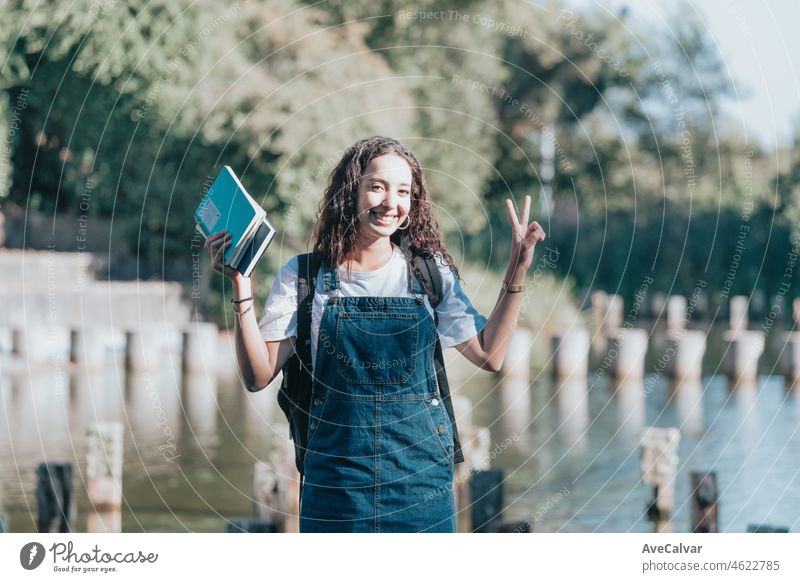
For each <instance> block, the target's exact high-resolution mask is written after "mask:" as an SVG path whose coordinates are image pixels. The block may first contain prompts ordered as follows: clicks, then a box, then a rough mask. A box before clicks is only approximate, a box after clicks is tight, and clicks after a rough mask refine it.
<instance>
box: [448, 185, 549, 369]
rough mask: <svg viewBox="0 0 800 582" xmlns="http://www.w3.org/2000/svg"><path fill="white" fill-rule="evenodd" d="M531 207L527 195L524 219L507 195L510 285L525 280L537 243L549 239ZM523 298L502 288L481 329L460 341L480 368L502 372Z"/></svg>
mask: <svg viewBox="0 0 800 582" xmlns="http://www.w3.org/2000/svg"><path fill="white" fill-rule="evenodd" d="M530 207H531V197H530V196H525V205H524V206H523V210H522V220H519V219H518V218H517V213H516V212H515V211H514V206H513V205H512V203H511V200H508V199H506V208H507V210H508V218H509V221H510V222H511V256H510V258H509V264H508V269H507V270H506V276H505V278H504V279H503V280H504V281H506V282H507V283H508V284H509V285H522V284H524V283H525V275H526V274H527V272H528V269H529V268H530V266H531V264H532V263H533V253H534V250H535V249H536V243H537V242H539V241H541V240H544V239H545V233H544V229H542V227H541V225H540V224H539V223H538V222H536V221H535V220H534V221H533V222H531V223H530V224H528V213H529V212H530ZM522 298H523V294H522V293H519V292H517V293H513V292H510V291H505V290H503V289H501V290H500V295H499V296H498V298H497V303H496V304H495V307H494V310H492V314H491V315H490V316H489V319H488V321H487V322H486V325H485V326H484V328H483V329H482V330H481V332H480V333H479V334H478V335H476V336H473V337H471V338H470V339H468V340H467V341H465V342H462V343H460V344H458V345H456V346H455V348H456V349H457V350H458V351H459V352H460V353H461V354H463V355H464V357H465V358H467V359H468V360H469V361H470V362H472V363H473V364H475V365H476V366H478V367H479V368H481V369H483V370H490V371H492V372H499V371H500V368H501V367H502V365H503V360H505V358H506V352H507V351H508V345H509V343H511V336H512V335H513V333H514V329H515V327H516V323H517V319H518V318H519V308H520V306H521V305H522Z"/></svg>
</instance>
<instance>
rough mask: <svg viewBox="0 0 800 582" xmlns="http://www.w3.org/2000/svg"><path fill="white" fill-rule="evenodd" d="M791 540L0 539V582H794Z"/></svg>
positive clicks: (797, 566)
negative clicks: (192, 581)
mask: <svg viewBox="0 0 800 582" xmlns="http://www.w3.org/2000/svg"><path fill="white" fill-rule="evenodd" d="M798 548H800V534H705V535H700V534H694V535H692V534H599V533H598V534H569V533H565V534H526V535H503V534H472V535H470V534H460V535H459V534H427V535H412V534H382V535H365V534H361V535H358V534H351V535H347V534H303V535H292V534H250V535H246V534H153V533H145V534H60V535H59V534H42V535H39V534H3V535H0V576H1V577H0V579H2V580H14V581H16V580H65V579H78V578H84V577H91V578H93V579H102V580H114V581H123V580H131V581H133V580H136V581H141V580H159V581H167V580H175V581H178V580H185V579H186V576H187V575H190V576H191V575H196V576H201V577H202V580H203V581H206V580H214V581H216V580H219V581H222V582H233V581H234V580H238V579H242V580H244V579H248V580H249V579H251V578H253V577H254V576H255V577H256V578H255V579H258V580H268V581H269V580H280V581H283V580H286V581H291V582H297V581H298V580H321V581H322V580H324V582H335V581H339V580H341V581H343V582H344V581H347V582H353V581H358V580H365V581H367V580H368V581H370V582H373V581H376V580H379V581H381V582H384V581H392V580H397V581H401V580H402V581H403V582H408V581H409V575H412V576H413V575H417V576H419V578H418V579H419V580H458V579H460V576H465V577H466V578H465V579H466V580H470V581H473V580H486V581H487V582H500V581H501V580H512V579H517V578H518V577H520V576H521V577H522V578H521V579H525V580H577V579H578V578H577V577H578V576H582V577H586V578H585V579H587V580H598V579H600V580H606V579H608V580H614V581H615V582H622V581H625V580H677V579H681V580H720V581H722V580H769V581H773V580H774V581H776V582H777V581H779V580H787V581H788V580H792V581H796V580H800V558H799V557H798Z"/></svg>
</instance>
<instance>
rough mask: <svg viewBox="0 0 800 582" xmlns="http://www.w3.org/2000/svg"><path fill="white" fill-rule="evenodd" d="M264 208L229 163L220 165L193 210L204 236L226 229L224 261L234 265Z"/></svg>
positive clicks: (262, 214)
mask: <svg viewBox="0 0 800 582" xmlns="http://www.w3.org/2000/svg"><path fill="white" fill-rule="evenodd" d="M264 215H265V214H264V211H263V210H262V209H261V207H260V206H259V205H258V204H257V203H256V202H255V200H253V198H252V197H251V196H250V195H249V194H248V193H247V190H245V188H244V186H242V183H241V182H240V181H239V179H238V178H237V177H236V174H234V173H233V170H231V168H230V167H229V166H223V168H222V170H220V173H219V175H217V178H216V180H214V183H213V184H212V185H211V188H209V190H208V192H207V193H206V195H205V196H204V197H203V200H202V201H201V202H200V205H199V206H198V207H197V209H196V210H195V211H194V219H195V222H196V223H197V229H198V230H199V231H200V232H201V233H202V234H203V236H205V237H208V236H210V235H212V234H214V233H217V232H220V231H222V230H226V231H228V232H229V233H230V234H231V245H230V246H229V247H228V250H227V251H225V261H224V262H225V264H226V265H230V266H232V267H235V266H236V263H237V262H238V259H239V257H240V256H241V253H242V250H243V248H244V247H245V246H247V244H248V243H249V242H250V238H251V237H252V234H253V231H254V230H256V229H257V228H258V226H259V225H260V224H261V222H262V221H263V219H264Z"/></svg>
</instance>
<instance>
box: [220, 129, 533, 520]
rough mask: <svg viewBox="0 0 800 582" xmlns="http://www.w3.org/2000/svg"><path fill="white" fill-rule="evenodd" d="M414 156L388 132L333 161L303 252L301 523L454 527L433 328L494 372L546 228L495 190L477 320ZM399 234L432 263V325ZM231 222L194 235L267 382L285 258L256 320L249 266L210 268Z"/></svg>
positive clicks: (292, 307) (286, 282)
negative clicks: (309, 301) (491, 295)
mask: <svg viewBox="0 0 800 582" xmlns="http://www.w3.org/2000/svg"><path fill="white" fill-rule="evenodd" d="M431 206H432V201H431V199H430V196H429V194H428V190H427V185H426V183H425V179H424V177H423V175H422V170H421V169H420V164H419V162H418V161H417V159H416V158H415V157H414V155H413V154H412V153H411V152H410V151H409V150H408V149H407V148H406V147H404V146H403V145H402V144H400V143H399V142H397V141H396V140H393V139H390V138H384V137H372V138H369V139H364V140H361V141H359V142H358V143H356V144H355V145H354V146H353V147H351V148H349V149H348V150H347V151H346V153H345V154H344V156H343V157H342V159H341V160H340V161H339V163H338V165H337V166H336V168H335V169H334V170H333V172H332V173H331V179H330V184H329V186H328V188H327V189H326V191H325V195H324V198H323V200H322V202H321V204H320V208H321V210H320V216H319V218H318V220H317V225H316V229H315V240H314V251H315V252H317V253H320V254H321V255H322V256H323V257H324V261H323V265H322V267H321V269H320V273H319V276H318V278H317V287H316V290H315V294H314V300H313V309H312V323H311V348H312V362H313V366H312V370H313V374H314V388H313V400H312V405H311V410H310V411H309V413H310V423H309V434H308V441H307V449H308V450H307V453H306V456H305V461H304V482H303V488H302V494H301V505H300V530H301V531H368V532H376V531H381V532H382V531H445V532H452V531H455V504H454V500H453V493H452V483H453V432H452V431H453V427H452V425H451V423H450V420H449V417H448V415H447V414H446V412H445V411H444V410H443V409H444V406H442V405H441V402H440V398H441V395H440V394H439V392H438V386H437V382H436V376H435V373H434V370H433V349H434V345H435V338H436V335H435V334H438V338H439V340H440V343H441V346H442V348H446V347H455V348H456V349H457V350H458V351H459V352H460V353H461V354H463V355H464V357H466V358H467V359H468V360H469V361H470V362H472V363H473V364H475V365H476V366H478V367H480V368H481V369H484V370H492V371H497V370H499V369H500V366H501V364H502V362H503V360H504V358H505V354H506V350H507V348H508V344H509V341H510V339H511V335H512V332H513V328H514V324H515V322H516V321H517V318H518V315H519V307H520V304H521V302H522V295H521V293H520V291H522V290H523V283H524V280H525V274H526V272H527V271H528V269H529V267H530V265H531V263H532V261H533V254H534V248H535V246H536V243H537V242H538V241H541V240H544V238H545V234H544V231H543V229H542V227H541V226H540V225H539V223H538V222H536V221H533V222H531V223H530V224H528V213H529V210H530V196H526V197H525V203H524V206H523V210H522V215H521V217H518V216H517V214H516V212H515V210H514V207H513V205H512V202H511V200H506V206H507V210H508V216H509V220H510V222H511V256H510V258H509V266H508V270H507V272H506V276H505V279H504V282H503V286H502V289H501V290H500V294H499V296H498V299H497V304H496V306H495V308H494V310H493V311H492V313H491V316H490V317H489V318H488V319H487V318H486V317H484V316H483V315H481V314H480V313H478V312H477V311H476V310H475V308H474V307H473V306H472V303H471V302H470V300H469V298H468V297H467V296H466V295H465V294H464V292H463V291H462V289H461V286H460V284H459V277H458V271H457V269H456V267H455V265H454V264H453V260H452V258H451V257H450V255H449V254H448V253H447V251H446V250H445V248H444V245H443V244H442V240H441V237H440V235H439V228H438V225H437V222H436V219H435V218H434V216H433V212H432V209H431ZM401 237H409V241H410V243H411V245H414V246H415V247H416V248H418V249H421V250H424V251H428V252H430V253H432V254H433V255H434V257H435V258H436V259H437V262H438V264H439V265H440V272H441V273H442V286H443V289H442V300H441V302H440V303H439V305H438V306H437V307H436V315H437V316H438V324H435V323H434V318H433V310H432V309H431V307H430V303H429V301H428V299H427V297H426V296H425V295H424V293H423V290H422V287H421V285H420V284H419V280H418V278H417V277H416V276H414V273H413V272H412V270H411V268H410V267H409V263H408V261H407V257H406V256H405V255H404V252H403V251H402V250H401ZM229 244H230V235H226V234H224V233H220V234H218V235H213V236H210V237H209V238H208V240H207V242H206V247H207V248H208V250H209V252H210V253H211V256H212V258H213V264H214V269H215V270H217V271H219V272H222V273H223V274H224V275H225V276H226V277H229V278H230V279H231V280H232V282H233V295H234V300H235V301H236V302H237V303H235V304H234V305H235V308H236V309H235V310H236V311H237V316H236V317H235V318H234V320H235V321H236V323H235V333H236V353H237V358H238V362H239V366H240V368H241V371H242V374H243V376H244V379H245V381H246V383H247V388H248V390H250V391H257V390H261V389H263V388H265V387H266V386H267V385H268V384H269V383H270V382H271V381H272V380H273V379H274V378H275V376H276V375H277V374H278V372H279V371H280V370H281V368H282V367H283V365H284V363H285V362H286V361H287V359H288V358H289V356H290V355H291V354H292V351H293V349H294V345H295V339H296V337H297V316H296V310H297V271H298V261H297V257H293V258H292V259H291V260H289V261H288V262H287V263H286V264H285V265H284V266H283V267H282V268H281V269H280V271H279V272H278V274H277V277H276V279H275V281H274V283H273V285H272V290H271V292H270V295H269V299H268V301H267V305H266V307H265V313H264V316H263V318H262V319H261V321H260V323H259V322H258V321H257V319H256V315H255V312H254V310H253V308H252V305H253V304H252V301H253V300H252V298H251V297H252V288H251V282H250V280H249V279H247V278H245V277H242V276H241V275H240V274H238V273H237V272H236V271H234V270H232V269H230V268H229V267H225V268H224V269H223V267H222V257H223V253H224V250H225V248H226V247H227V246H228V245H229Z"/></svg>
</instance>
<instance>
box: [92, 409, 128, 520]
mask: <svg viewBox="0 0 800 582" xmlns="http://www.w3.org/2000/svg"><path fill="white" fill-rule="evenodd" d="M122 431H123V428H122V423H121V422H98V423H96V424H94V425H92V426H90V427H89V430H88V434H87V443H88V451H87V454H86V476H87V490H88V494H89V524H88V528H87V531H88V532H90V533H92V532H116V533H118V532H121V531H122Z"/></svg>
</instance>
